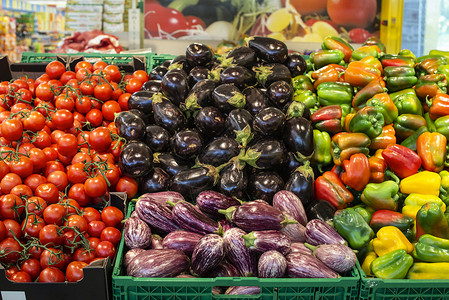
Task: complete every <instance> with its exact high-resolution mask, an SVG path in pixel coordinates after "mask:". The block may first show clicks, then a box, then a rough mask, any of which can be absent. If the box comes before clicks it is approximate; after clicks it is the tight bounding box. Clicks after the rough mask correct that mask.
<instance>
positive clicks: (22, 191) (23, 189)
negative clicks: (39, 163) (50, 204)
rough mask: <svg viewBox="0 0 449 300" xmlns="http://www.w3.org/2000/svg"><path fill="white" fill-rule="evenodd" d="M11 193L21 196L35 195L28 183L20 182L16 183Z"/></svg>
mask: <svg viewBox="0 0 449 300" xmlns="http://www.w3.org/2000/svg"><path fill="white" fill-rule="evenodd" d="M9 193H10V194H13V195H16V196H19V197H24V196H25V197H31V196H33V191H32V190H31V188H30V187H29V186H27V185H24V184H19V185H16V186H15V187H13V188H12V189H11V191H10V192H9Z"/></svg>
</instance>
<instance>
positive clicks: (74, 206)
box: [59, 199, 81, 216]
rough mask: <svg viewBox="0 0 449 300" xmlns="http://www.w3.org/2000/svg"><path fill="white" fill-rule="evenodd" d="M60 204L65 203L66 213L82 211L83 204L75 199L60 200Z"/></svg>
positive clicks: (71, 213)
mask: <svg viewBox="0 0 449 300" xmlns="http://www.w3.org/2000/svg"><path fill="white" fill-rule="evenodd" d="M59 204H61V205H63V206H64V207H65V209H66V215H68V216H69V215H73V214H78V212H79V211H81V206H80V205H79V203H78V202H76V201H75V200H73V199H64V200H61V201H59Z"/></svg>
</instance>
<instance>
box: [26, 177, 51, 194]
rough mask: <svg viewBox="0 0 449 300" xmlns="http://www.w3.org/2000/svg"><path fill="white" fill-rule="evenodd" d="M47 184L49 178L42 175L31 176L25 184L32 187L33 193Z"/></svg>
mask: <svg viewBox="0 0 449 300" xmlns="http://www.w3.org/2000/svg"><path fill="white" fill-rule="evenodd" d="M46 182H47V178H46V177H44V176H42V175H40V174H31V175H30V176H28V177H27V178H26V179H25V181H24V183H25V184H26V185H27V186H29V187H30V189H31V190H32V191H33V193H34V192H35V191H36V188H37V187H38V186H39V185H41V184H44V183H46Z"/></svg>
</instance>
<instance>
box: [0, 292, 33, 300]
mask: <svg viewBox="0 0 449 300" xmlns="http://www.w3.org/2000/svg"><path fill="white" fill-rule="evenodd" d="M1 294H2V298H3V300H26V299H27V297H26V295H25V292H24V291H2V292H1Z"/></svg>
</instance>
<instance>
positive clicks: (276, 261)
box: [258, 250, 287, 278]
mask: <svg viewBox="0 0 449 300" xmlns="http://www.w3.org/2000/svg"><path fill="white" fill-rule="evenodd" d="M258 270H259V277H262V278H280V277H283V276H284V274H285V271H286V270H287V260H286V259H285V257H284V255H282V254H281V253H280V252H279V251H276V250H270V251H267V252H265V253H263V254H262V255H261V256H260V258H259V263H258Z"/></svg>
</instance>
